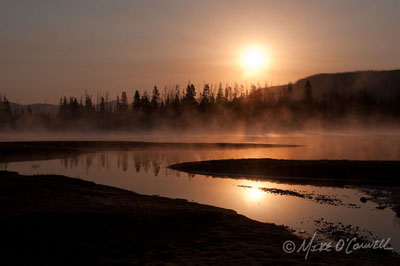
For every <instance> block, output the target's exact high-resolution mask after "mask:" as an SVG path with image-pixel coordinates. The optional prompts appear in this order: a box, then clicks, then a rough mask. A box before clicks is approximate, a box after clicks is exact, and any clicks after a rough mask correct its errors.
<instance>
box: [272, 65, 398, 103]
mask: <svg viewBox="0 0 400 266" xmlns="http://www.w3.org/2000/svg"><path fill="white" fill-rule="evenodd" d="M307 81H310V83H311V86H312V88H313V94H314V97H317V98H319V97H322V96H323V95H324V94H329V93H332V92H333V91H336V92H338V93H340V94H344V95H346V94H350V93H354V92H357V91H361V90H365V91H366V92H367V93H368V94H370V95H373V96H375V97H376V98H377V99H384V100H388V99H391V98H392V97H398V96H399V95H400V70H388V71H356V72H345V73H334V74H316V75H312V76H309V77H306V78H302V79H300V80H298V81H297V82H296V83H294V84H292V87H293V88H292V89H293V97H295V98H297V97H303V94H302V92H303V88H304V86H305V84H306V82H307ZM287 87H288V85H282V86H274V87H271V88H267V89H266V90H267V91H268V90H270V91H272V92H274V93H282V91H283V90H284V89H287Z"/></svg>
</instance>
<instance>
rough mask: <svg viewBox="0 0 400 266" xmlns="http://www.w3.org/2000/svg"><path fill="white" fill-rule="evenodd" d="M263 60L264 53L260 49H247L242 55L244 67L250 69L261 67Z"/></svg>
mask: <svg viewBox="0 0 400 266" xmlns="http://www.w3.org/2000/svg"><path fill="white" fill-rule="evenodd" d="M264 62H265V58H264V54H263V52H261V51H260V50H251V51H248V52H247V53H245V55H244V57H243V64H244V67H245V68H246V69H250V70H255V69H259V68H261V67H262V66H263V65H264Z"/></svg>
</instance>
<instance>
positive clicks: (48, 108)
mask: <svg viewBox="0 0 400 266" xmlns="http://www.w3.org/2000/svg"><path fill="white" fill-rule="evenodd" d="M28 106H29V107H30V108H31V110H32V113H34V114H42V113H45V114H56V113H57V112H58V105H54V104H48V103H34V104H26V105H22V104H18V103H13V102H10V107H11V111H12V112H13V113H15V112H16V111H19V110H21V109H24V111H26V110H27V109H28Z"/></svg>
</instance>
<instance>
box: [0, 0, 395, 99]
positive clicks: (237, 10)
mask: <svg viewBox="0 0 400 266" xmlns="http://www.w3.org/2000/svg"><path fill="white" fill-rule="evenodd" d="M399 14H400V1H396V0H393V1H383V0H380V1H375V0H369V1H367V0H358V1H356V0H353V1H351V0H344V1H339V0H335V1H328V0H327V1H323V0H315V1H283V0H279V1H267V0H260V1H251V0H247V1H244V0H243V1H235V0H229V1H218V0H213V1H206V0H202V1H200V0H197V1H190V0H165V1H162V0H158V1H155V0H143V1H134V0H131V1H123V0H79V1H78V0H38V1H33V0H26V1H23V0H10V1H8V0H0V93H6V95H7V96H8V98H9V99H10V100H11V101H19V102H20V103H33V102H44V101H45V100H47V102H50V103H58V99H59V98H60V97H61V96H64V95H66V96H69V95H75V96H80V95H81V94H82V93H83V92H84V91H85V89H87V90H88V91H89V92H91V93H93V94H94V95H96V92H97V91H101V92H105V91H109V92H110V95H111V96H113V97H114V96H115V95H116V94H117V92H121V91H122V90H126V91H128V96H129V97H132V96H133V90H134V89H141V90H143V89H147V90H151V88H152V86H154V85H158V86H159V87H160V88H161V89H162V88H163V87H164V85H170V84H175V83H179V84H182V85H184V84H186V83H187V82H188V81H189V80H190V81H192V82H194V83H195V84H198V85H199V86H200V85H201V86H202V84H203V83H204V82H210V83H213V84H214V83H216V82H219V81H221V82H223V83H226V82H229V83H232V82H235V81H237V82H243V83H245V82H247V83H248V84H250V82H258V81H259V82H261V83H262V84H264V82H265V81H267V82H268V84H271V83H272V84H283V83H287V82H289V81H293V82H294V81H296V80H297V79H298V78H301V77H304V76H307V75H310V74H314V73H318V72H339V71H351V70H363V69H393V68H398V67H400V50H399V47H400V15H399ZM253 46H257V47H261V48H262V49H263V50H265V53H266V57H267V59H268V60H267V62H268V63H267V64H266V68H265V69H264V70H263V71H262V73H258V74H257V75H256V76H252V77H251V78H250V77H245V76H244V75H243V68H242V65H241V64H239V63H238V60H239V59H240V56H241V53H242V51H243V49H247V48H248V47H253Z"/></svg>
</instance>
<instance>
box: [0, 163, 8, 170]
mask: <svg viewBox="0 0 400 266" xmlns="http://www.w3.org/2000/svg"><path fill="white" fill-rule="evenodd" d="M7 169H8V163H0V170H2V171H4V170H7Z"/></svg>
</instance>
